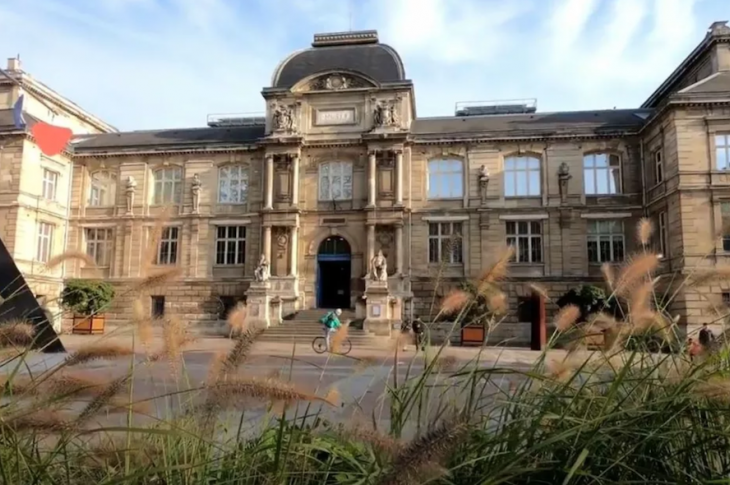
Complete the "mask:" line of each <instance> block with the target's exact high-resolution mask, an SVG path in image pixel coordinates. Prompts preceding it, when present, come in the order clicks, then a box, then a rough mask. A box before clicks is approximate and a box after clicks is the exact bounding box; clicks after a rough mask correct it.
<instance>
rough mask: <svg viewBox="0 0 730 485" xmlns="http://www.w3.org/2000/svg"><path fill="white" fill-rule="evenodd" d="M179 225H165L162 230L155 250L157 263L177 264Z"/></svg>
mask: <svg viewBox="0 0 730 485" xmlns="http://www.w3.org/2000/svg"><path fill="white" fill-rule="evenodd" d="M179 236H180V228H179V227H166V228H164V229H163V230H162V237H161V238H160V245H159V248H158V251H157V264H177V251H178V239H179Z"/></svg>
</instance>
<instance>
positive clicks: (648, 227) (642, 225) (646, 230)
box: [636, 217, 654, 247]
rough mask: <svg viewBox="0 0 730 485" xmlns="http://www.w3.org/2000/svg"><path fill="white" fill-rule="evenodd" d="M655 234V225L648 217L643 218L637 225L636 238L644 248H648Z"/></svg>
mask: <svg viewBox="0 0 730 485" xmlns="http://www.w3.org/2000/svg"><path fill="white" fill-rule="evenodd" d="M652 234H654V224H652V222H651V220H649V219H648V218H646V217H642V218H641V219H640V220H639V223H638V224H637V225H636V236H637V239H638V241H639V243H641V245H642V246H644V247H646V246H648V245H649V242H650V241H651V236H652Z"/></svg>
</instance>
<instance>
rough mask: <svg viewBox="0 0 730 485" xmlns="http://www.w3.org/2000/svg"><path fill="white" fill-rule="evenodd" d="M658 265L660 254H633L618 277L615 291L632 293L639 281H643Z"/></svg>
mask: <svg viewBox="0 0 730 485" xmlns="http://www.w3.org/2000/svg"><path fill="white" fill-rule="evenodd" d="M658 266H659V256H658V255H656V254H654V253H640V254H636V255H634V256H632V257H631V258H629V260H628V261H627V262H626V263H625V264H624V265H623V268H622V269H621V272H620V273H619V275H618V278H617V279H616V285H615V290H614V291H615V293H616V294H618V295H628V294H630V293H631V292H632V291H633V290H634V289H635V287H636V285H637V283H643V282H644V281H645V280H646V279H647V277H648V275H650V274H651V273H653V272H654V271H655V270H656V269H657V267H658Z"/></svg>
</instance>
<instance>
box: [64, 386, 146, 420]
mask: <svg viewBox="0 0 730 485" xmlns="http://www.w3.org/2000/svg"><path fill="white" fill-rule="evenodd" d="M131 378H132V376H131V375H124V376H121V377H118V378H116V379H114V380H113V381H111V382H110V383H109V384H107V385H106V386H104V388H103V389H102V390H101V392H99V394H97V395H96V396H95V397H94V398H93V399H92V400H91V401H90V402H89V403H88V404H87V405H86V407H84V409H83V410H82V411H81V413H80V414H79V415H78V417H77V418H76V421H75V422H76V424H78V425H80V424H83V423H85V422H86V421H87V420H88V419H90V418H91V417H93V416H95V415H96V414H97V413H98V412H99V411H102V410H103V409H104V408H106V407H107V406H109V404H110V403H111V402H112V401H113V399H114V398H115V397H116V396H117V395H118V394H119V393H121V392H122V391H123V390H124V388H125V387H126V386H127V384H128V383H129V381H130V380H131Z"/></svg>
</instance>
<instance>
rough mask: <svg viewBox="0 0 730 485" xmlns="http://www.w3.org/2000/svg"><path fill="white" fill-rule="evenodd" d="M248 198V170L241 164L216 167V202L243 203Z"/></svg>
mask: <svg viewBox="0 0 730 485" xmlns="http://www.w3.org/2000/svg"><path fill="white" fill-rule="evenodd" d="M247 198H248V170H246V167H244V166H241V165H230V166H224V167H221V168H219V169H218V203H219V204H244V203H245V202H246V199H247Z"/></svg>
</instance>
